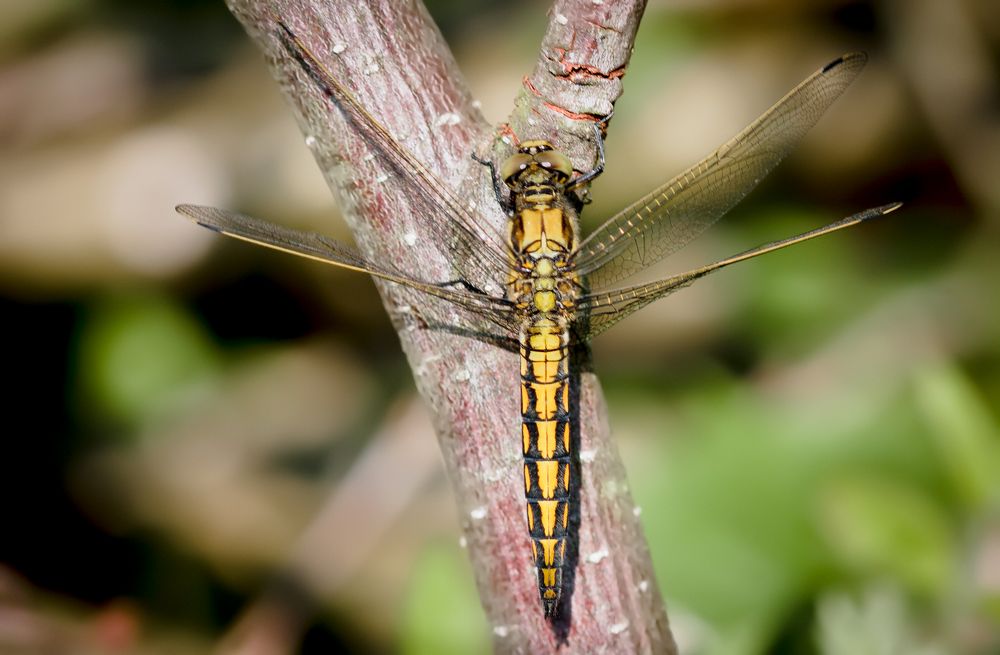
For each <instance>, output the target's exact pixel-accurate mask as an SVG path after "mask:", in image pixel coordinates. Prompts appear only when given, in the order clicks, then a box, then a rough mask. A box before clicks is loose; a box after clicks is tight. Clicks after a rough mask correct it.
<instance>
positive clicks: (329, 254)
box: [177, 205, 517, 334]
mask: <svg viewBox="0 0 1000 655" xmlns="http://www.w3.org/2000/svg"><path fill="white" fill-rule="evenodd" d="M177 211H178V212H180V213H181V214H183V215H184V216H187V217H188V218H191V219H192V220H194V222H196V223H198V224H199V225H201V226H203V227H207V228H208V229H210V230H213V231H215V232H219V233H221V234H225V235H226V236H230V237H234V238H236V239H240V240H243V241H248V242H250V243H254V244H257V245H260V246H265V247H267V248H272V249H274V250H280V251H282V252H287V253H291V254H293V255H299V256H301V257H307V258H309V259H314V260H316V261H319V262H323V263H324V264H332V265H333V266H338V267H340V268H346V269H348V270H352V271H359V272H361V273H367V274H369V275H372V276H374V277H377V278H381V279H383V280H388V281H389V282H394V283H396V284H401V285H404V286H406V287H409V288H411V289H415V290H417V291H420V292H422V293H425V294H427V295H430V296H434V297H435V298H440V299H442V300H447V301H448V302H450V303H453V304H455V305H457V306H459V307H461V308H462V309H464V310H467V311H469V312H472V313H473V314H475V315H477V316H480V317H483V318H486V319H488V320H489V321H490V322H491V323H493V324H494V325H497V326H499V327H501V328H502V329H503V330H505V331H506V333H507V334H509V333H511V332H515V333H516V331H517V321H516V318H515V315H514V312H513V305H512V303H511V302H510V301H508V300H506V299H504V298H496V297H493V296H488V295H486V294H481V293H474V292H471V291H465V290H462V289H456V288H453V287H452V286H451V285H448V286H442V285H439V284H434V283H432V282H425V281H423V280H418V279H416V278H413V277H410V276H408V275H405V274H403V273H400V272H399V271H397V270H395V269H393V268H391V267H389V266H385V265H380V264H375V263H373V262H370V261H368V260H366V259H365V258H364V257H363V256H362V255H361V253H359V252H358V251H357V250H356V249H354V248H352V247H351V246H348V245H346V244H343V243H340V242H339V241H335V240H333V239H329V238H327V237H324V236H323V235H320V234H315V233H313V232H300V231H298V230H293V229H290V228H287V227H282V226H280V225H275V224H273V223H269V222H267V221H262V220H260V219H256V218H253V217H252V216H246V215H245V214H237V213H235V212H230V211H226V210H224V209H217V208H215V207H202V206H198V205H179V206H178V207H177Z"/></svg>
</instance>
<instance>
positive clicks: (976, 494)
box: [914, 364, 1000, 511]
mask: <svg viewBox="0 0 1000 655" xmlns="http://www.w3.org/2000/svg"><path fill="white" fill-rule="evenodd" d="M914 390H915V393H916V395H917V402H918V406H919V407H920V410H921V411H922V412H923V414H924V416H925V417H926V420H927V423H928V425H929V427H930V430H929V432H930V434H931V436H932V438H933V440H934V444H935V445H936V446H937V449H938V452H939V453H940V456H941V465H942V467H943V468H944V469H945V470H946V473H947V475H948V478H949V480H950V482H951V485H952V487H953V489H954V492H955V495H956V496H957V497H958V499H959V500H960V501H961V503H962V504H963V505H964V506H965V507H966V508H967V509H969V510H972V511H976V510H982V509H983V508H984V506H986V505H987V504H989V503H990V502H991V501H996V500H998V499H1000V450H998V444H1000V427H998V426H997V424H996V422H995V420H994V417H993V416H992V415H991V414H990V411H989V408H988V407H987V406H986V403H985V399H984V398H982V397H981V396H980V395H979V394H978V393H977V392H976V389H975V388H974V387H973V386H972V384H971V383H970V382H969V380H968V378H967V377H966V376H965V375H964V374H963V373H962V371H961V370H959V369H958V368H957V367H955V366H952V365H949V364H940V365H936V366H932V367H928V368H926V369H924V370H923V371H921V372H920V373H919V374H918V375H917V376H916V377H915V379H914Z"/></svg>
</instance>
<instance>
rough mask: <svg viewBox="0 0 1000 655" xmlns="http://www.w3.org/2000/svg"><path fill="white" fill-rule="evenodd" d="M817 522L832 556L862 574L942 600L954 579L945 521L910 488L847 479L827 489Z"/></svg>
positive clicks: (952, 551) (858, 477) (952, 550)
mask: <svg viewBox="0 0 1000 655" xmlns="http://www.w3.org/2000/svg"><path fill="white" fill-rule="evenodd" d="M820 517H821V522H822V527H823V531H824V532H825V534H826V537H827V539H828V541H829V543H830V545H831V547H832V548H833V550H834V552H835V553H836V554H837V555H838V556H839V558H840V560H841V561H842V563H843V564H844V565H845V566H846V567H847V568H848V569H851V570H854V571H856V572H858V573H860V574H862V575H873V576H881V575H889V576H892V577H894V578H895V579H897V580H898V581H899V582H900V583H902V584H904V585H905V586H906V587H907V588H908V589H909V590H910V591H912V592H914V593H916V594H919V595H923V596H927V597H940V596H941V595H942V594H943V593H944V592H945V591H946V590H947V589H948V586H949V585H950V583H951V580H953V579H954V576H955V575H956V571H955V570H954V566H955V564H954V563H955V561H956V560H955V555H956V553H955V545H954V543H953V542H952V538H951V531H950V526H949V524H948V521H947V518H946V517H945V516H944V515H943V513H942V512H941V510H940V509H939V508H938V507H937V506H935V504H934V503H932V502H931V501H930V500H929V499H928V498H927V497H926V496H924V495H923V494H921V493H920V492H918V491H917V490H915V489H913V488H912V487H908V486H904V485H902V484H900V483H897V482H895V481H892V480H885V479H875V478H869V477H862V476H861V475H860V474H858V475H853V476H845V477H842V478H840V479H838V480H835V481H833V482H831V483H830V484H828V485H827V487H826V489H825V491H824V494H823V498H822V504H821V507H820Z"/></svg>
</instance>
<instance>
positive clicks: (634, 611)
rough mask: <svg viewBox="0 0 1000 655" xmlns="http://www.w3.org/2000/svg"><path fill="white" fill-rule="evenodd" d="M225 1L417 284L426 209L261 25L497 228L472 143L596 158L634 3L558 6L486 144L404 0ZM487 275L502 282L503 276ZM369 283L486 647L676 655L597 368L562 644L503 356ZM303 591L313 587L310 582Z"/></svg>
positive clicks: (584, 406) (352, 206)
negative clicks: (432, 442)
mask: <svg viewBox="0 0 1000 655" xmlns="http://www.w3.org/2000/svg"><path fill="white" fill-rule="evenodd" d="M227 1H228V4H229V6H230V8H231V10H232V11H233V13H234V14H235V15H236V16H237V17H238V18H239V20H240V21H241V22H242V23H243V24H244V26H245V27H246V29H247V31H248V32H249V33H250V34H251V35H252V36H253V37H254V39H255V40H256V42H257V43H258V45H259V46H260V47H261V48H262V49H263V50H264V52H265V53H266V54H267V55H268V59H269V62H270V63H271V66H272V70H273V72H274V75H275V76H276V78H277V79H278V80H279V81H280V83H281V85H282V87H283V89H284V91H285V93H286V95H287V96H288V98H289V100H290V102H291V104H292V106H293V107H294V109H295V113H296V116H297V118H298V121H299V124H300V126H301V127H302V130H303V132H304V133H305V134H306V142H307V144H309V145H310V147H311V148H312V150H313V153H314V155H315V156H316V160H317V162H318V163H319V165H320V167H321V168H322V171H323V174H324V176H325V177H326V179H327V182H328V183H329V185H330V186H331V188H332V189H333V190H334V192H335V193H336V194H337V196H338V198H339V200H340V202H341V204H342V206H343V207H344V209H345V213H346V214H347V216H348V221H349V222H350V224H351V227H352V229H353V231H354V234H355V238H356V240H357V242H358V244H359V246H360V247H361V249H362V250H363V251H364V252H365V253H366V255H368V256H370V257H372V258H375V259H378V260H381V261H389V262H391V263H392V264H393V265H395V266H396V267H398V268H399V269H401V270H404V271H407V272H410V273H413V274H415V275H417V276H418V277H420V278H423V279H430V280H447V279H451V277H452V276H453V266H452V261H451V260H452V258H453V257H454V254H453V253H449V252H443V251H442V249H441V247H440V246H439V245H438V244H436V243H434V242H433V241H432V240H431V239H430V238H429V237H428V234H427V230H426V225H428V222H429V221H434V220H437V219H438V218H439V217H436V216H435V215H434V214H433V213H432V212H431V211H430V210H429V208H428V207H426V205H425V204H423V203H421V202H419V201H418V200H417V198H416V197H415V195H414V194H413V192H412V189H409V188H408V186H407V182H406V181H405V180H401V179H399V178H398V177H396V176H394V175H393V173H392V171H391V169H386V168H384V165H383V163H382V162H381V161H380V159H379V158H378V157H377V156H376V157H372V156H370V155H371V153H372V150H371V148H370V147H369V146H367V145H366V144H365V143H364V141H363V140H362V139H361V138H360V137H359V135H358V134H357V133H356V131H353V130H352V129H351V127H350V124H349V123H348V122H347V121H345V119H344V117H343V115H342V114H341V113H340V112H339V111H338V110H337V109H336V107H334V106H333V105H331V104H330V103H329V101H328V100H327V99H326V98H325V97H324V96H323V94H322V93H321V92H320V91H319V90H318V89H317V88H316V87H315V86H314V85H313V84H312V83H311V81H310V80H309V79H308V78H307V77H306V76H305V75H304V74H303V73H302V71H301V70H300V68H299V67H298V65H297V64H296V63H295V62H294V61H289V60H288V58H287V56H285V54H284V53H283V51H282V49H281V48H280V46H279V45H278V42H277V39H276V38H275V35H274V32H273V25H274V21H275V20H276V19H280V20H282V21H283V22H285V23H286V24H287V25H288V26H289V27H290V28H291V29H292V30H293V31H294V32H295V33H296V34H297V35H298V36H299V37H300V38H301V39H302V41H303V42H304V43H305V44H306V45H307V46H308V47H309V48H310V49H311V50H312V52H313V53H314V54H315V55H316V56H317V57H318V59H319V60H320V61H321V62H323V63H324V65H325V66H326V67H328V69H329V70H330V71H331V73H332V74H333V75H334V76H335V77H336V78H337V79H338V80H340V81H341V82H342V83H343V84H344V85H345V86H346V87H347V88H349V89H351V90H352V93H353V94H354V96H355V97H356V98H357V99H358V100H359V101H360V102H361V104H362V105H363V106H365V107H366V108H367V109H368V110H369V111H371V113H372V114H373V115H374V116H375V117H376V118H377V119H378V120H379V121H381V122H382V123H383V124H384V125H385V126H386V127H387V128H388V130H389V132H390V133H391V134H393V135H394V136H395V138H396V139H397V140H398V141H399V142H400V143H402V144H403V145H404V146H405V147H406V148H407V149H409V150H410V151H411V152H412V153H413V154H414V155H415V156H416V157H417V159H419V160H420V161H422V162H425V164H426V165H427V167H428V169H429V170H431V171H432V172H433V173H434V174H435V175H436V176H437V177H438V178H439V179H440V180H442V182H443V183H444V184H447V185H449V186H450V187H451V188H452V189H455V190H456V195H457V196H458V197H459V198H462V199H463V200H467V201H469V202H470V203H474V204H475V206H476V207H478V208H479V209H478V210H477V211H478V213H479V214H480V215H481V216H482V220H483V221H484V222H485V223H487V224H488V225H489V226H490V227H491V228H492V229H494V230H496V231H497V233H500V232H502V228H503V223H504V217H503V215H502V213H501V212H500V210H499V207H497V203H496V201H495V200H494V198H493V194H492V189H491V186H490V183H489V178H488V175H487V174H486V172H485V169H484V168H483V167H482V166H479V165H478V164H474V163H473V162H472V161H471V159H470V154H471V153H472V152H479V153H480V154H486V153H489V152H491V150H492V151H494V154H495V155H496V158H497V159H499V158H500V157H503V156H506V155H508V154H510V152H511V148H510V145H508V144H507V143H506V142H509V141H511V140H512V139H513V140H517V139H527V138H548V139H551V140H552V141H554V142H555V143H557V144H558V146H559V147H560V148H562V149H563V150H564V151H565V152H567V154H568V155H570V157H571V159H572V160H573V161H574V162H576V166H577V167H578V168H579V169H581V170H586V169H588V168H589V167H590V164H589V162H593V160H594V155H595V150H594V142H593V128H592V123H593V122H594V121H595V120H599V119H601V118H602V117H604V116H606V115H607V114H608V113H610V110H611V107H612V104H613V102H614V101H615V100H616V99H617V97H618V95H619V94H620V92H621V77H622V75H623V72H624V70H625V65H626V64H627V62H628V58H629V55H630V54H631V48H632V39H633V37H634V34H635V30H636V28H637V25H638V20H639V17H640V16H641V13H642V9H643V4H644V3H642V2H641V1H638V0H636V1H633V2H606V3H595V2H594V0H578V1H572V2H571V1H563V2H557V3H556V5H555V7H554V8H553V9H552V10H551V12H550V14H549V16H550V22H549V28H548V31H547V34H546V36H545V39H544V41H543V44H542V48H541V54H540V56H539V63H538V66H537V68H536V70H535V71H534V73H533V74H532V75H531V76H530V77H528V78H525V80H524V85H523V86H524V88H523V91H522V93H521V94H520V96H519V97H518V100H517V102H516V108H515V110H514V112H513V113H512V115H511V118H510V120H509V121H508V123H507V124H506V125H505V126H503V127H502V128H501V129H500V131H499V134H500V136H506V137H508V138H507V139H506V140H504V139H496V138H494V137H495V136H497V133H496V132H495V131H494V130H493V129H492V128H491V127H490V126H489V125H487V124H486V123H485V121H484V119H483V117H482V116H481V114H480V113H479V111H478V109H477V108H476V106H475V104H474V103H473V101H472V98H471V97H470V94H469V92H468V91H467V89H466V87H465V85H464V83H463V82H462V79H461V76H460V74H459V73H458V70H457V67H456V65H455V63H454V61H453V59H452V57H451V55H450V53H449V51H448V49H447V46H446V45H445V43H444V42H443V40H442V38H441V35H440V33H439V32H438V31H437V28H436V27H435V26H434V24H433V22H432V21H431V19H430V18H429V16H428V15H427V13H426V10H425V9H424V8H423V6H422V5H420V4H419V2H418V0H364V1H358V0H355V1H350V2H348V1H347V0H344V1H339V0H325V1H323V0H270V1H268V0H227ZM478 282H480V283H484V282H486V281H478ZM491 282H492V287H491V289H492V290H494V291H496V290H498V288H499V287H498V286H497V284H498V282H499V281H496V280H494V281H491ZM379 289H380V292H381V293H382V296H383V299H384V301H385V305H386V307H387V309H388V311H389V312H390V315H391V316H392V317H393V319H394V322H395V324H396V326H397V327H398V329H399V335H400V341H401V342H402V345H403V349H404V351H405V352H406V355H407V357H408V359H409V362H410V365H411V366H412V368H413V371H414V377H415V379H416V382H417V386H418V389H419V391H420V393H421V394H422V395H423V396H424V398H425V399H426V401H427V402H428V404H429V405H430V407H431V409H432V412H433V415H434V420H435V424H436V429H437V433H438V439H439V443H440V447H441V451H442V453H443V455H444V461H445V465H446V468H447V471H448V474H449V477H450V480H451V482H452V485H453V488H454V492H455V497H456V500H457V504H458V508H459V512H460V515H461V523H462V528H463V531H464V536H465V540H466V543H467V544H468V552H469V556H470V557H471V559H472V563H473V568H474V570H475V572H476V582H477V585H478V588H479V593H480V596H481V598H482V603H483V607H484V609H485V611H486V614H487V618H488V621H489V622H490V624H491V625H492V626H493V640H494V647H495V650H496V651H497V652H503V653H547V652H555V651H557V650H559V652H562V653H599V652H608V653H625V652H629V653H673V652H675V647H674V645H673V640H672V637H671V634H670V630H669V626H668V622H667V616H666V612H665V609H664V605H663V601H662V599H661V597H660V594H659V591H658V587H657V584H656V580H655V578H654V574H653V570H652V564H651V561H650V557H649V552H648V548H647V546H646V543H645V539H644V537H643V535H642V530H641V526H640V524H639V520H638V518H637V517H636V515H635V513H634V511H633V510H634V504H633V502H632V499H631V496H630V494H629V491H628V485H627V483H626V480H625V474H624V470H623V467H622V464H621V461H620V459H619V456H618V452H617V448H616V446H615V444H614V442H613V441H612V439H611V436H610V431H609V427H608V423H607V420H606V412H605V407H604V401H603V396H602V393H601V390H600V386H599V384H598V382H597V380H596V378H595V377H594V376H593V375H592V374H590V373H586V372H584V373H582V375H581V380H580V400H581V418H580V423H581V426H582V434H581V443H580V466H579V470H580V473H581V476H580V477H581V479H582V483H581V488H580V532H579V563H578V565H577V569H576V571H577V573H576V576H575V585H574V589H573V590H572V592H571V593H570V594H567V596H565V597H564V602H565V603H566V604H567V606H568V607H570V608H571V613H570V614H569V621H568V622H567V623H566V625H564V626H563V629H562V630H563V632H564V634H563V636H562V643H561V644H560V641H561V638H560V629H559V628H558V626H555V627H554V626H552V625H550V624H548V623H547V622H546V621H545V620H544V618H543V616H542V611H541V605H540V602H539V599H538V590H537V586H536V580H535V571H534V568H533V566H532V563H531V560H530V555H529V553H530V547H529V540H528V537H527V532H526V527H525V518H524V498H523V494H524V490H523V484H522V480H521V453H520V440H519V436H518V435H519V429H518V427H519V426H518V421H519V407H518V402H519V390H518V358H517V355H516V354H514V353H511V352H509V351H506V350H503V349H500V348H496V347H493V346H490V345H487V344H484V343H482V342H479V341H473V340H470V339H468V338H465V337H462V336H457V335H451V334H447V333H445V332H442V331H440V330H429V329H423V328H422V327H421V326H420V322H419V321H418V320H414V316H413V312H414V309H413V306H414V305H415V304H416V303H413V296H412V295H411V294H409V293H408V292H406V291H405V290H403V289H400V288H398V287H394V286H392V285H379ZM422 302H423V301H422ZM411 303H412V304H411ZM386 483H387V484H391V481H389V480H387V481H386ZM300 582H301V583H302V584H305V585H307V586H308V585H309V583H310V581H309V580H304V581H300ZM310 591H311V593H313V594H314V595H316V596H317V597H319V598H322V597H323V595H324V590H323V589H321V588H314V589H310Z"/></svg>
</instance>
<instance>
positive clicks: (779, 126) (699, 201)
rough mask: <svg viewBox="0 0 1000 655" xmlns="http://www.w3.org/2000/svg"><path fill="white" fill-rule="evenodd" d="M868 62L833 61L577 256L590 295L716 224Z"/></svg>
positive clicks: (608, 225) (591, 239) (854, 58)
mask: <svg viewBox="0 0 1000 655" xmlns="http://www.w3.org/2000/svg"><path fill="white" fill-rule="evenodd" d="M866 61H867V56H866V55H865V54H864V53H861V52H855V53H851V54H846V55H844V56H842V57H839V58H838V59H835V60H834V61H832V62H830V63H829V64H827V65H826V66H824V67H823V68H821V69H820V70H818V71H817V72H816V73H814V74H813V75H812V76H810V77H809V78H808V79H806V80H805V81H803V82H802V83H801V84H799V85H798V86H797V87H795V88H794V89H792V90H791V91H790V92H789V93H788V94H787V95H785V97H784V98H782V99H781V100H779V101H778V102H777V103H776V104H775V105H774V106H773V107H771V108H770V109H768V110H767V111H766V112H764V114H763V115H761V116H760V118H758V119H757V120H755V121H754V122H753V123H751V124H750V125H749V126H748V127H746V128H745V129H744V130H743V131H742V132H740V133H739V134H737V135H736V136H735V137H734V138H732V139H731V140H729V141H728V142H727V143H725V144H723V145H722V146H720V147H719V148H718V149H717V150H716V151H715V152H713V153H712V154H710V155H709V156H708V157H706V158H705V159H703V160H701V161H700V162H698V163H697V164H695V165H694V166H692V167H691V168H689V169H688V170H686V171H684V172H683V173H681V174H680V175H678V176H677V177H675V178H674V179H672V180H670V181H669V182H667V183H666V184H664V185H663V186H661V187H660V188H658V189H656V190H654V191H653V192H652V193H650V194H648V195H646V196H645V197H643V198H640V199H639V200H638V201H636V202H635V203H633V204H632V205H630V206H629V207H627V208H626V209H624V210H623V211H621V212H619V213H618V214H617V215H615V216H613V217H611V218H610V219H609V220H608V221H607V222H605V223H604V224H603V225H602V226H601V227H600V228H598V229H597V230H595V231H594V232H593V233H592V234H591V235H590V236H588V237H587V238H586V239H585V240H584V241H583V243H582V244H581V245H580V249H579V254H578V256H577V257H578V259H577V270H578V271H579V272H580V273H581V274H583V275H586V276H587V281H588V284H589V285H590V288H591V289H600V288H603V287H605V286H606V285H608V284H612V283H614V282H618V281H620V280H624V279H625V278H627V277H629V276H631V275H633V274H635V273H637V272H639V271H641V270H642V269H644V268H646V267H647V266H649V265H651V264H654V263H656V262H658V261H659V260H661V259H663V258H664V257H666V256H667V255H669V254H670V253H672V252H675V251H677V250H679V249H680V248H681V247H683V246H684V245H686V244H687V243H688V242H690V241H691V240H692V239H694V238H695V237H696V236H698V235H699V234H701V233H702V232H704V231H705V230H706V229H707V228H708V227H709V226H711V225H712V224H713V223H715V221H717V220H718V219H719V217H721V216H722V215H723V214H725V213H726V212H727V211H729V210H730V209H731V208H732V207H733V205H735V204H736V203H737V202H739V201H740V200H741V199H742V198H743V197H744V196H745V195H746V194H747V193H749V192H750V190H751V189H753V188H754V187H755V186H757V183H758V182H760V181H761V179H763V178H764V176H765V175H767V173H768V172H770V171H771V169H773V168H774V167H775V166H776V165H777V164H778V162H780V161H781V160H782V159H783V158H784V157H785V155H787V154H788V152H789V151H790V150H791V149H792V147H793V146H794V145H795V144H796V143H797V142H798V141H799V139H800V138H801V137H802V136H803V135H804V134H805V133H806V131H808V130H809V128H811V127H812V126H813V125H814V124H815V123H816V121H818V120H819V118H820V116H822V115H823V112H825V111H826V109H827V107H829V106H830V104H831V103H832V102H833V101H834V100H836V99H837V97H838V96H839V95H840V94H841V93H842V92H843V91H844V89H845V88H847V85H848V84H850V83H851V81H852V80H853V79H854V78H855V77H856V76H857V74H858V73H859V72H860V71H861V69H862V67H864V65H865V62H866Z"/></svg>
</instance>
